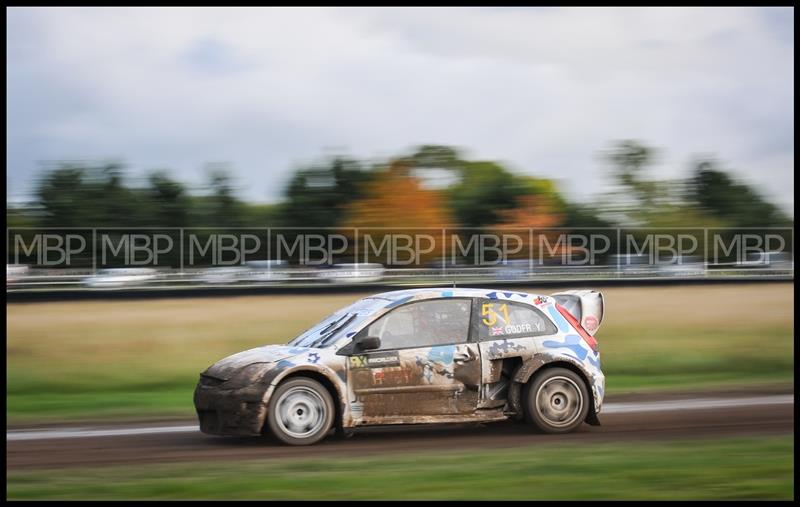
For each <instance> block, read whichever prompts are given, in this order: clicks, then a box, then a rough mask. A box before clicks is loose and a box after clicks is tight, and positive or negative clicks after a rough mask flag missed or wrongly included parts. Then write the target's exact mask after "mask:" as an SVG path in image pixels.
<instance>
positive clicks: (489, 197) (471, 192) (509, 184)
mask: <svg viewBox="0 0 800 507" xmlns="http://www.w3.org/2000/svg"><path fill="white" fill-rule="evenodd" d="M460 172H461V181H460V183H458V184H457V185H454V186H453V187H451V189H450V191H449V204H450V207H451V208H452V210H453V214H454V215H455V218H456V220H457V221H458V222H459V223H460V224H461V225H463V226H465V227H483V226H486V225H489V224H496V223H498V222H499V221H500V214H501V212H502V211H503V210H508V209H512V208H514V207H515V206H516V205H517V202H516V198H517V196H519V195H521V194H524V193H525V190H524V189H521V188H519V181H518V180H517V179H516V178H515V177H514V175H512V174H511V173H509V172H508V171H506V170H505V169H504V168H503V167H501V166H500V165H498V164H496V163H495V162H463V163H462V164H461V165H460Z"/></svg>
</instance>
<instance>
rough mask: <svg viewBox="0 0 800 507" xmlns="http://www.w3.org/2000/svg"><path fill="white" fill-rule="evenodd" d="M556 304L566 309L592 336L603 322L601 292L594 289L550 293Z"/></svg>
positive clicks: (603, 307)
mask: <svg viewBox="0 0 800 507" xmlns="http://www.w3.org/2000/svg"><path fill="white" fill-rule="evenodd" d="M552 296H553V299H555V300H556V302H557V303H558V304H560V305H561V306H563V307H564V308H566V309H567V311H568V312H569V313H571V314H572V315H573V316H574V317H575V318H576V319H577V320H578V322H580V323H581V326H583V328H584V329H585V330H586V332H587V333H589V334H590V335H592V336H594V334H595V333H596V332H597V330H598V329H599V328H600V323H601V322H603V311H604V309H605V305H604V303H603V294H602V293H601V292H600V291H596V290H566V291H564V292H556V293H555V294H552Z"/></svg>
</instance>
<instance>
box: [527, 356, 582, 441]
mask: <svg viewBox="0 0 800 507" xmlns="http://www.w3.org/2000/svg"><path fill="white" fill-rule="evenodd" d="M591 402H592V399H591V397H590V396H589V390H588V389H587V388H586V384H585V383H584V381H583V379H581V377H580V376H579V375H578V374H577V373H575V372H573V371H571V370H568V369H566V368H545V369H544V370H542V371H540V372H539V373H537V374H536V375H535V376H534V377H533V378H532V379H531V380H530V381H529V382H528V383H527V384H526V385H525V389H524V390H523V392H522V403H523V407H524V412H525V419H526V421H528V422H529V423H530V424H533V425H534V426H536V428H538V429H539V430H541V431H543V432H545V433H569V432H571V431H575V430H576V429H577V428H578V427H579V426H580V425H581V424H583V421H584V420H585V419H586V415H587V414H588V413H589V403H591Z"/></svg>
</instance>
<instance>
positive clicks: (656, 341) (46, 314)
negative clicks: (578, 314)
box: [6, 283, 794, 424]
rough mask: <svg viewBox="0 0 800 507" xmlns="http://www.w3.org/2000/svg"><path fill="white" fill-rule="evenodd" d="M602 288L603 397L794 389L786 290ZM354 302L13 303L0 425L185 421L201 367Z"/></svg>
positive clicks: (332, 298) (341, 298)
mask: <svg viewBox="0 0 800 507" xmlns="http://www.w3.org/2000/svg"><path fill="white" fill-rule="evenodd" d="M531 292H541V293H551V292H554V290H553V289H542V290H539V291H537V290H536V289H535V288H532V289H531ZM603 292H604V294H605V296H606V304H607V313H606V317H605V319H604V322H603V324H602V327H601V329H600V331H599V333H598V335H597V337H598V339H599V341H600V347H601V353H602V365H603V370H604V372H605V374H606V382H607V393H608V394H611V395H613V394H614V393H620V392H631V391H636V390H664V389H676V388H679V389H698V388H707V387H714V386H730V385H751V384H763V383H785V384H790V383H792V381H793V375H794V348H793V326H794V317H793V284H790V283H776V284H759V285H752V284H749V285H715V286H705V287H704V286H687V287H679V286H669V287H625V288H619V287H612V288H607V289H604V290H603ZM365 295H366V294H365ZM359 297H360V296H359V295H353V294H351V295H339V294H327V295H290V296H287V295H284V296H252V297H234V298H219V299H211V298H208V299H204V298H200V299H188V298H187V299H165V300H153V301H92V302H67V303H38V304H21V303H12V304H8V305H7V307H6V315H7V321H8V324H7V335H8V340H7V345H6V347H7V348H6V352H7V367H8V368H7V394H6V396H7V397H6V401H7V417H8V421H9V423H10V424H20V423H27V422H41V421H47V420H77V419H102V418H118V417H126V418H135V417H154V416H158V417H164V416H184V417H192V416H193V414H194V411H193V405H192V393H193V390H194V386H195V383H196V380H197V375H198V373H199V372H200V371H202V370H203V369H205V368H206V367H207V366H208V365H210V364H212V363H213V362H215V361H217V360H219V359H221V358H222V357H225V356H227V355H229V354H232V353H235V352H238V351H241V350H244V349H247V348H251V347H256V346H259V345H264V344H270V343H285V342H286V341H287V340H288V339H289V338H291V337H292V336H295V335H296V334H298V333H299V332H301V331H303V330H304V329H306V328H307V327H309V326H311V325H312V324H314V323H315V322H317V321H318V320H320V319H321V318H323V317H324V316H326V315H327V314H329V313H330V312H332V311H333V310H335V309H337V308H340V307H342V306H344V305H346V304H348V303H350V302H352V301H354V300H355V299H358V298H359Z"/></svg>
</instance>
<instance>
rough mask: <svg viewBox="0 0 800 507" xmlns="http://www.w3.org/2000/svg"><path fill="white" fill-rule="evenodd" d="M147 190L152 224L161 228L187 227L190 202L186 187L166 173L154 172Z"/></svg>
mask: <svg viewBox="0 0 800 507" xmlns="http://www.w3.org/2000/svg"><path fill="white" fill-rule="evenodd" d="M148 181H149V184H150V186H149V187H148V188H147V189H146V192H147V195H148V197H149V200H150V204H149V207H150V210H151V214H152V216H151V219H150V223H151V225H154V226H159V227H186V226H187V225H188V217H189V206H190V201H189V199H188V197H187V195H186V189H185V188H184V186H183V185H182V184H181V183H179V182H177V181H175V180H173V179H171V178H170V177H169V176H168V175H167V174H166V172H165V171H158V172H154V173H152V174H151V175H150V177H149V180H148Z"/></svg>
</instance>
